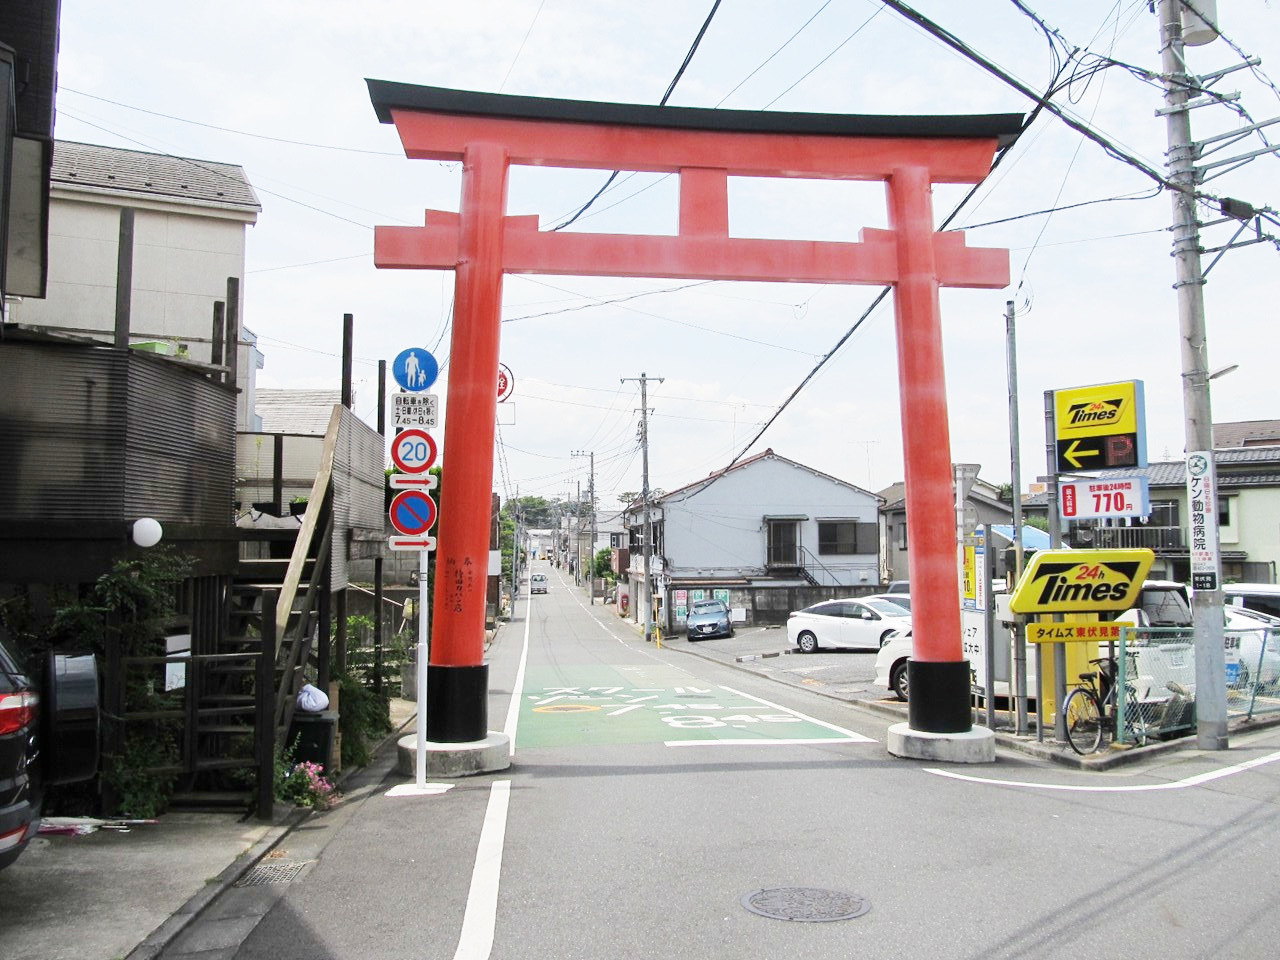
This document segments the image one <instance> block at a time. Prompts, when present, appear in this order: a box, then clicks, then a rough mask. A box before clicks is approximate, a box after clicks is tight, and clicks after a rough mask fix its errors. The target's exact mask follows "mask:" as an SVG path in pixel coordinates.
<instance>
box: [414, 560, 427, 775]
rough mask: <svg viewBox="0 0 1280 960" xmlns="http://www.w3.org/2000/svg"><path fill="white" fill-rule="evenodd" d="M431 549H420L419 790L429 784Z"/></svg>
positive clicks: (416, 770) (416, 772)
mask: <svg viewBox="0 0 1280 960" xmlns="http://www.w3.org/2000/svg"><path fill="white" fill-rule="evenodd" d="M430 557H431V551H429V550H419V551H418V661H417V664H418V678H417V679H418V755H417V757H416V767H415V769H414V774H415V777H414V782H415V784H416V785H417V788H418V789H419V790H425V789H426V786H427V660H428V657H429V650H428V644H427V638H428V636H430V634H428V633H427V628H428V623H429V622H430V619H431V617H430V613H431V606H430V604H431V591H430V590H429V589H428V586H427V564H428V562H429V561H430Z"/></svg>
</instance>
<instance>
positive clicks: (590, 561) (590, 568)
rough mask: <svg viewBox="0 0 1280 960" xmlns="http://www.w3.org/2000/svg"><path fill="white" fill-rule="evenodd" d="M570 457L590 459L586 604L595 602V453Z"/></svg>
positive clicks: (579, 453)
mask: <svg viewBox="0 0 1280 960" xmlns="http://www.w3.org/2000/svg"><path fill="white" fill-rule="evenodd" d="M569 456H571V457H590V458H591V472H590V473H589V474H588V475H587V476H588V480H587V502H588V504H589V506H590V510H591V548H590V549H589V550H588V551H587V590H588V591H590V592H589V593H588V600H587V602H588V603H589V604H591V605H592V606H595V602H596V572H595V571H596V453H595V451H594V450H574V451H573V452H572V453H570V454H569Z"/></svg>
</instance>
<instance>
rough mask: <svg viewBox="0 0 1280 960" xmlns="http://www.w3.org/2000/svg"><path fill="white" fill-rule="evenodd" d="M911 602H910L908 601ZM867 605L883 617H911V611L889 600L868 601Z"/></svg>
mask: <svg viewBox="0 0 1280 960" xmlns="http://www.w3.org/2000/svg"><path fill="white" fill-rule="evenodd" d="M908 602H909V601H908ZM866 604H867V606H868V607H870V608H871V609H872V610H874V611H875V612H876V613H878V614H880V615H881V616H882V617H909V616H911V611H910V610H908V609H907V608H906V607H903V606H899V605H898V604H897V603H896V602H890V601H888V600H867V601H866Z"/></svg>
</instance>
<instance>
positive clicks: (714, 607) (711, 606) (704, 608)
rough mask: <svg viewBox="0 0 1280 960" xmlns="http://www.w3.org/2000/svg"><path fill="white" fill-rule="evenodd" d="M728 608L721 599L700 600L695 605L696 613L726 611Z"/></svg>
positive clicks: (694, 610)
mask: <svg viewBox="0 0 1280 960" xmlns="http://www.w3.org/2000/svg"><path fill="white" fill-rule="evenodd" d="M727 609H728V608H727V607H726V606H725V605H724V604H723V603H722V602H721V601H719V600H699V601H698V602H697V603H695V604H694V605H693V612H694V613H724V612H725V610H727Z"/></svg>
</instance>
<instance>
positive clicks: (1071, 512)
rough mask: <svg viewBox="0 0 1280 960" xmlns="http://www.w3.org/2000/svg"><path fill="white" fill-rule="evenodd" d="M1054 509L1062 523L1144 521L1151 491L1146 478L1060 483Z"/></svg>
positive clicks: (1066, 481)
mask: <svg viewBox="0 0 1280 960" xmlns="http://www.w3.org/2000/svg"><path fill="white" fill-rule="evenodd" d="M1058 507H1059V509H1060V510H1061V512H1062V518H1063V519H1064V520H1094V519H1097V518H1099V517H1145V516H1147V515H1148V514H1150V513H1151V491H1150V488H1149V486H1148V484H1147V478H1146V477H1111V478H1109V479H1106V480H1064V481H1062V482H1061V483H1060V484H1058Z"/></svg>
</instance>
